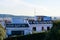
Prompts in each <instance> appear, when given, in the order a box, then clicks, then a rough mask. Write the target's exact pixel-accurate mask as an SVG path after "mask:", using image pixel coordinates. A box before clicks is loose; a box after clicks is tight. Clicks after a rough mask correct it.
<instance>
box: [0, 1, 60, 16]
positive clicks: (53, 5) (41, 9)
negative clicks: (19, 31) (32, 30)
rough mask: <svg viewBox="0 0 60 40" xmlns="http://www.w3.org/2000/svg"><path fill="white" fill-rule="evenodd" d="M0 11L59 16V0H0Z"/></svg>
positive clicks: (4, 12) (3, 12)
mask: <svg viewBox="0 0 60 40" xmlns="http://www.w3.org/2000/svg"><path fill="white" fill-rule="evenodd" d="M0 13H1V14H13V15H27V16H34V15H47V16H60V15H59V14H60V0H0ZM34 13H35V14H34Z"/></svg>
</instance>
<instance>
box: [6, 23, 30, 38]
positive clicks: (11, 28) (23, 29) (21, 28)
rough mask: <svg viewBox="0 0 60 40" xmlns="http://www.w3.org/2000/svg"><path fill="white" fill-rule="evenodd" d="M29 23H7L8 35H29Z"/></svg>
mask: <svg viewBox="0 0 60 40" xmlns="http://www.w3.org/2000/svg"><path fill="white" fill-rule="evenodd" d="M29 31H30V30H29V25H28V24H25V23H24V24H14V23H11V24H6V34H7V36H8V37H9V36H12V35H27V34H29V33H30V32H29Z"/></svg>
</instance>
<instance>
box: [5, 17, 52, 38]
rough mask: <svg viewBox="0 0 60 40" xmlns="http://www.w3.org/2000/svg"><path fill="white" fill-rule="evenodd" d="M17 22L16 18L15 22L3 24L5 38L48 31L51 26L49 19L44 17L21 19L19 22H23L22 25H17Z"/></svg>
mask: <svg viewBox="0 0 60 40" xmlns="http://www.w3.org/2000/svg"><path fill="white" fill-rule="evenodd" d="M19 20H20V19H19V18H16V19H15V21H16V22H12V23H5V27H6V35H7V37H8V36H13V35H27V34H33V33H38V32H45V31H48V30H50V29H51V28H52V26H53V22H52V19H51V17H46V16H36V17H32V18H25V19H21V20H20V21H23V23H22V22H21V23H19V22H20V21H19ZM13 21H14V20H13ZM17 21H19V22H17Z"/></svg>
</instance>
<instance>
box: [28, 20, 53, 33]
mask: <svg viewBox="0 0 60 40" xmlns="http://www.w3.org/2000/svg"><path fill="white" fill-rule="evenodd" d="M28 22H29V27H30V32H31V34H32V33H38V32H45V31H48V30H50V29H51V28H52V26H53V24H52V21H34V20H29V21H28Z"/></svg>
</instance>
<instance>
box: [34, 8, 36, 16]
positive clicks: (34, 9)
mask: <svg viewBox="0 0 60 40" xmlns="http://www.w3.org/2000/svg"><path fill="white" fill-rule="evenodd" d="M35 15H36V8H34V16H35Z"/></svg>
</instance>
